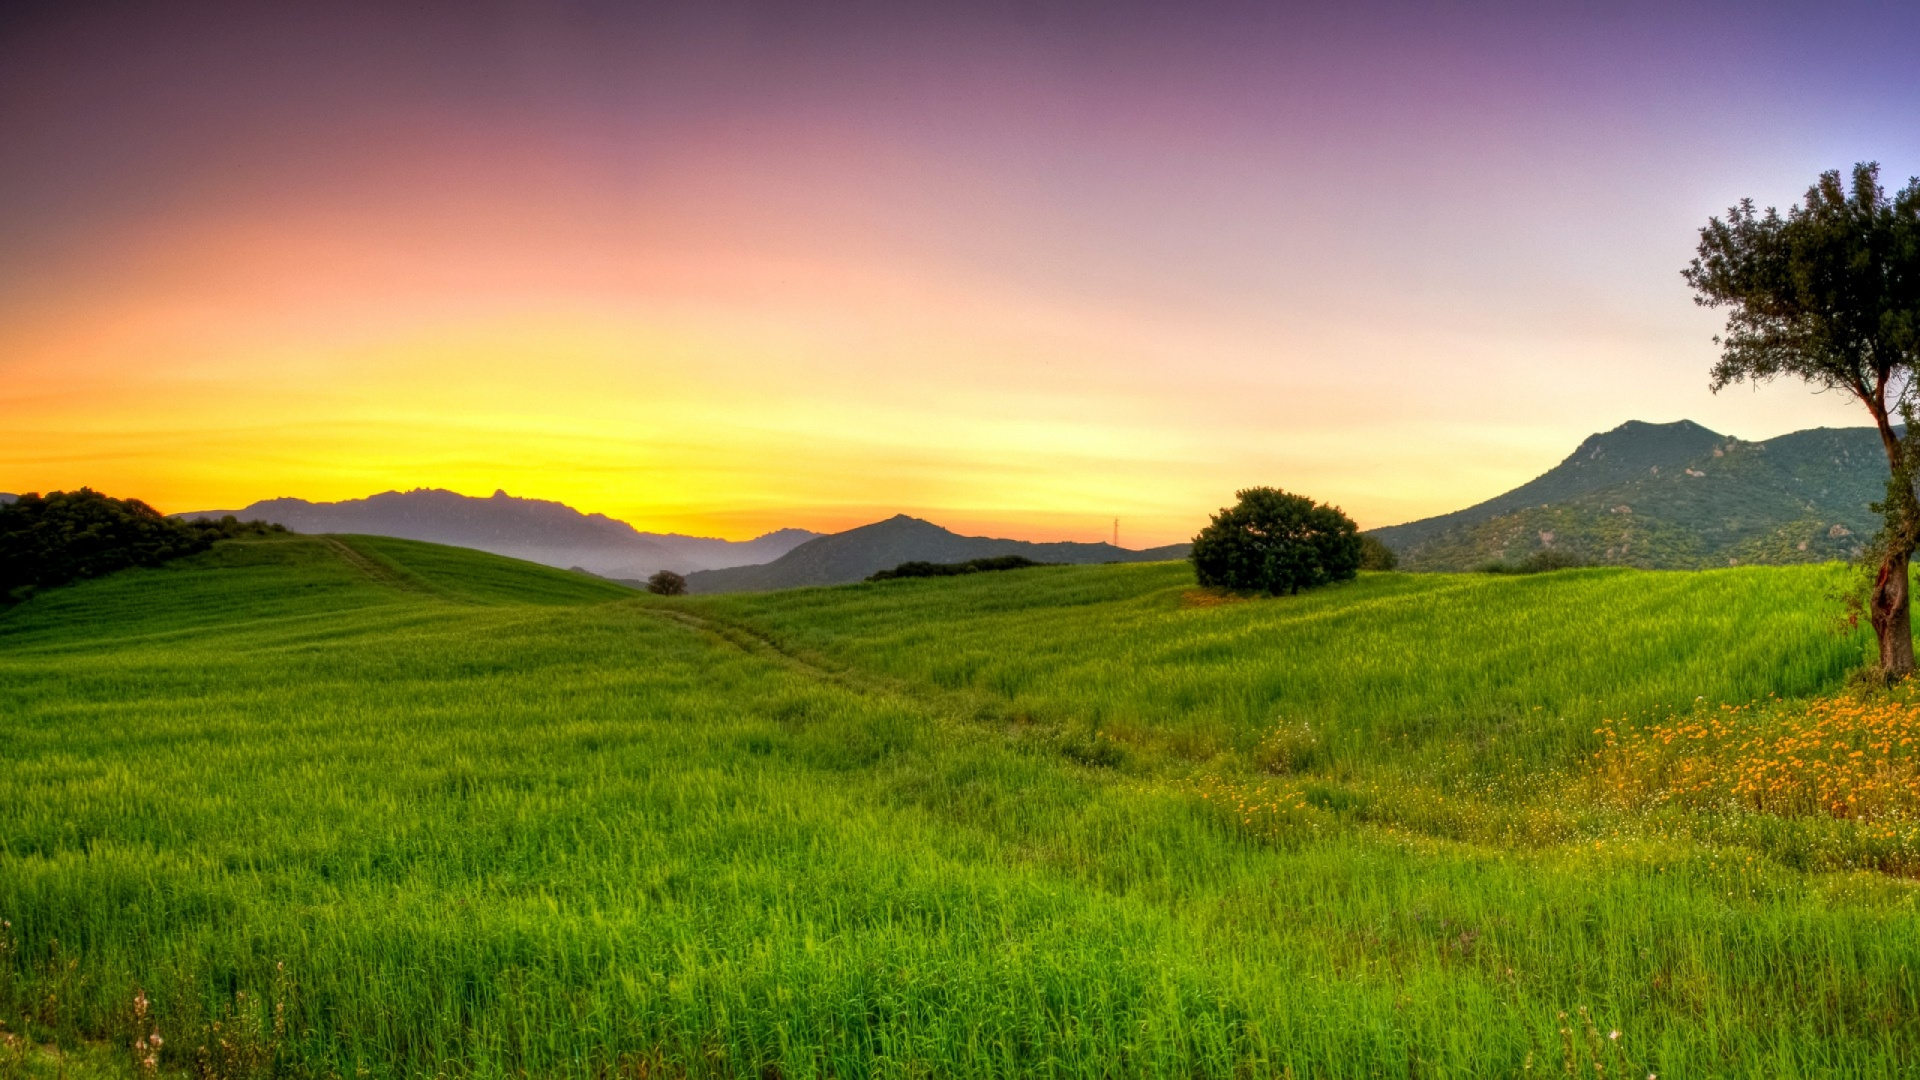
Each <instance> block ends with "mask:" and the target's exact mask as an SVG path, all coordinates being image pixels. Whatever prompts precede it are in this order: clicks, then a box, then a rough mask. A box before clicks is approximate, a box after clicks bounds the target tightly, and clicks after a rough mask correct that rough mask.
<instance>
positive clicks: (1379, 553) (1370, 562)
mask: <svg viewBox="0 0 1920 1080" xmlns="http://www.w3.org/2000/svg"><path fill="white" fill-rule="evenodd" d="M1399 565H1400V556H1399V555H1397V554H1395V553H1394V550H1393V549H1392V548H1390V547H1388V546H1387V545H1386V544H1384V543H1381V541H1380V538H1379V537H1377V536H1374V535H1373V534H1372V533H1361V534H1360V569H1362V570H1392V569H1395V568H1396V567H1398V566H1399Z"/></svg>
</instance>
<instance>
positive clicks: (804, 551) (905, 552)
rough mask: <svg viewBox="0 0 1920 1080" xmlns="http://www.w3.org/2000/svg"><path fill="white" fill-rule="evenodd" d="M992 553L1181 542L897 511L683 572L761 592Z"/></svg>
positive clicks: (715, 588) (1098, 553)
mask: <svg viewBox="0 0 1920 1080" xmlns="http://www.w3.org/2000/svg"><path fill="white" fill-rule="evenodd" d="M995 555H1024V556H1026V557H1027V558H1029V559H1032V560H1034V561H1035V562H1049V563H1106V562H1157V561H1160V560H1165V559H1184V558H1186V557H1187V545H1186V544H1169V545H1168V546H1166V547H1158V548H1148V549H1146V550H1143V551H1133V550H1129V549H1127V548H1121V547H1115V546H1113V545H1112V544H1106V543H1100V544H1075V543H1054V544H1035V543H1029V542H1027V541H1025V540H995V539H991V538H988V537H984V536H961V535H960V534H958V533H955V532H950V531H948V530H946V529H943V528H941V527H940V526H938V525H935V524H934V523H933V522H931V521H922V520H921V519H919V518H914V517H908V516H907V515H905V514H899V515H896V516H894V517H890V518H888V519H887V520H885V521H876V522H874V523H873V524H871V525H862V526H860V527H859V528H857V529H848V530H847V531H846V532H841V533H834V534H833V535H831V536H822V537H820V538H818V539H815V540H809V541H807V542H806V543H804V544H801V545H800V546H798V547H796V548H794V549H793V550H792V551H789V552H787V553H786V554H785V555H782V556H781V557H780V558H778V559H775V560H774V561H772V562H770V563H767V564H766V565H764V566H736V567H733V568H732V569H728V570H705V571H701V572H700V573H697V574H689V575H687V589H688V591H690V592H696V593H718V592H765V591H769V590H773V589H792V588H796V587H799V586H802V585H841V584H845V583H847V582H851V581H859V580H861V579H863V578H865V577H866V576H867V575H869V574H872V573H874V572H875V571H879V570H890V569H892V568H893V567H895V566H898V565H900V564H901V563H903V562H913V561H923V562H933V563H952V562H964V561H966V560H968V559H984V558H989V557H992V556H995Z"/></svg>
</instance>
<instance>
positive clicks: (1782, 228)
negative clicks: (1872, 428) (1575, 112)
mask: <svg viewBox="0 0 1920 1080" xmlns="http://www.w3.org/2000/svg"><path fill="white" fill-rule="evenodd" d="M1682 275H1683V276H1684V277H1685V278H1686V279H1687V284H1689V285H1691V286H1693V288H1694V291H1695V292H1696V294H1697V296H1696V298H1695V302H1697V303H1699V304H1700V305H1701V306H1703V307H1724V308H1728V309H1729V313H1728V315H1727V328H1726V333H1725V335H1724V336H1723V337H1721V338H1719V339H1717V340H1718V341H1719V344H1720V346H1721V349H1722V352H1721V357H1720V362H1719V363H1718V364H1716V365H1714V368H1713V388H1714V389H1715V390H1718V389H1720V388H1722V387H1724V386H1728V385H1730V384H1732V383H1736V382H1742V381H1754V382H1764V381H1766V380H1769V379H1773V378H1776V377H1778V376H1781V375H1790V376H1793V377H1795V378H1798V379H1802V380H1805V381H1806V382H1809V383H1812V384H1813V385H1815V386H1817V387H1820V388H1822V389H1827V390H1843V391H1846V392H1847V393H1850V394H1853V395H1854V396H1856V397H1858V398H1860V399H1861V401H1862V402H1863V403H1864V404H1866V405H1867V407H1868V409H1869V411H1871V412H1872V413H1873V414H1874V419H1875V421H1876V423H1877V424H1878V425H1879V426H1880V427H1881V428H1882V429H1883V430H1887V429H1890V427H1891V424H1890V421H1889V417H1890V409H1891V408H1892V407H1893V406H1894V404H1895V402H1894V401H1893V400H1891V399H1890V398H1889V396H1888V389H1889V388H1890V387H1892V386H1894V384H1896V383H1898V382H1899V381H1900V380H1901V378H1902V377H1903V376H1904V375H1905V374H1906V373H1908V372H1910V371H1912V369H1913V367H1914V365H1915V363H1916V361H1920V179H1915V180H1913V181H1911V182H1909V183H1908V185H1907V186H1906V187H1905V188H1904V189H1902V190H1901V191H1900V192H1899V194H1898V195H1896V196H1895V197H1894V198H1893V199H1891V200H1889V199H1888V198H1887V196H1886V193H1885V192H1884V191H1882V190H1881V188H1880V167H1879V166H1878V165H1871V164H1862V165H1855V166H1854V168H1853V190H1852V191H1851V192H1848V191H1847V189H1846V187H1845V186H1844V185H1843V184H1842V182H1841V178H1840V173H1839V171H1838V170H1835V171H1832V172H1826V173H1822V174H1820V179H1819V181H1818V182H1817V183H1815V184H1814V185H1813V187H1811V188H1809V189H1808V190H1807V195H1806V201H1805V203H1804V204H1803V205H1801V206H1796V207H1793V208H1792V209H1790V210H1789V211H1788V212H1787V215H1786V216H1785V217H1781V216H1780V213H1779V212H1778V211H1777V210H1774V209H1772V208H1768V210H1767V212H1766V213H1764V214H1761V213H1757V212H1755V210H1754V208H1753V200H1751V199H1743V200H1741V201H1740V204H1739V205H1738V206H1735V207H1733V208H1732V209H1731V210H1729V211H1728V212H1727V218H1726V220H1725V221H1722V220H1720V219H1719V218H1714V219H1713V220H1711V221H1709V222H1708V223H1707V226H1706V228H1704V229H1701V230H1700V251H1699V255H1698V257H1696V258H1695V259H1694V260H1693V262H1692V264H1691V265H1689V266H1688V267H1687V269H1686V270H1684V271H1682Z"/></svg>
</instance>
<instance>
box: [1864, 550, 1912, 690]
mask: <svg viewBox="0 0 1920 1080" xmlns="http://www.w3.org/2000/svg"><path fill="white" fill-rule="evenodd" d="M1908 605H1909V601H1908V597H1907V553H1906V552H1904V551H1898V550H1895V551H1889V552H1888V553H1887V555H1886V557H1885V559H1884V561H1882V562H1881V563H1880V574H1879V576H1878V578H1876V579H1875V581H1874V583H1873V596H1872V598H1871V607H1870V610H1869V615H1870V617H1871V618H1872V619H1873V633H1874V636H1875V637H1877V638H1879V639H1880V671H1881V673H1882V674H1884V675H1885V676H1886V677H1887V678H1889V679H1904V678H1906V677H1907V676H1908V675H1910V674H1912V673H1913V614H1912V610H1911V608H1910V607H1909V606H1908Z"/></svg>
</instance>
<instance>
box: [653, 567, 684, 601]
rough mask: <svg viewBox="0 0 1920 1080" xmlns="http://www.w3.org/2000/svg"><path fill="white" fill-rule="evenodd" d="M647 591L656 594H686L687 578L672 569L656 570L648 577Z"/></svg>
mask: <svg viewBox="0 0 1920 1080" xmlns="http://www.w3.org/2000/svg"><path fill="white" fill-rule="evenodd" d="M647 591H648V592H650V593H653V594H654V595H656V596H685V595H686V592H687V579H686V578H683V577H681V576H680V575H679V574H676V573H674V572H673V571H671V570H656V571H654V575H653V576H652V577H650V578H648V579H647Z"/></svg>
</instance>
